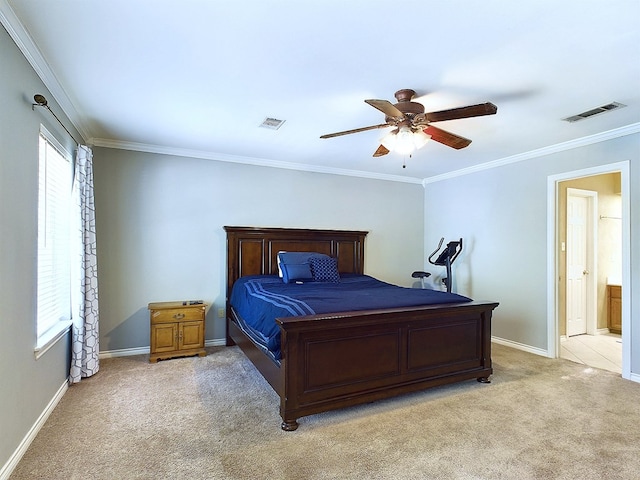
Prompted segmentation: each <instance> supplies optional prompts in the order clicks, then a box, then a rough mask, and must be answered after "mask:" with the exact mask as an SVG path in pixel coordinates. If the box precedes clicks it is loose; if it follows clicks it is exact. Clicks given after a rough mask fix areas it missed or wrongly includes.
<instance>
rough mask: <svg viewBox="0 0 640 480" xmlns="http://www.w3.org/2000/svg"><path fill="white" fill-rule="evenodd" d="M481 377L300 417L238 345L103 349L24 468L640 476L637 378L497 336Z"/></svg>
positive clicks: (125, 475)
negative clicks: (292, 422)
mask: <svg viewBox="0 0 640 480" xmlns="http://www.w3.org/2000/svg"><path fill="white" fill-rule="evenodd" d="M493 349H494V351H493V361H494V375H493V377H492V381H493V382H492V383H491V384H489V385H482V384H479V383H477V382H476V381H468V382H464V383H461V384H456V385H451V386H446V387H439V388H436V389H431V390H427V391H424V392H420V393H416V394H410V395H406V396H402V397H399V398H395V399H391V400H385V401H381V402H377V403H372V404H367V405H363V406H360V407H354V408H348V409H344V410H339V411H335V412H329V413H324V414H320V415H313V416H309V417H303V418H301V419H300V427H299V429H298V430H297V431H295V432H283V431H281V430H280V417H279V415H278V397H277V396H276V395H275V393H274V392H273V391H272V390H271V388H270V387H269V385H268V384H267V383H266V382H265V381H264V380H263V379H262V377H261V376H260V375H259V374H258V373H257V371H256V370H255V369H254V368H253V366H252V365H251V364H250V363H249V361H248V360H247V359H246V358H245V357H244V355H243V354H242V352H241V351H239V350H238V349H237V348H236V347H230V348H227V347H218V348H211V349H208V350H209V352H210V353H209V355H208V356H207V357H204V358H198V357H194V358H184V359H174V360H167V361H162V362H159V363H157V364H149V363H148V361H147V357H146V356H135V357H124V358H115V359H108V360H103V361H102V364H101V371H100V373H99V374H97V375H96V376H95V377H93V378H90V379H86V380H83V381H82V382H81V383H80V384H78V385H75V386H73V387H71V388H70V389H69V390H68V392H67V393H66V394H65V396H64V397H63V399H62V400H61V402H60V404H59V405H58V407H57V408H56V410H55V411H54V412H53V413H52V414H51V416H50V417H49V420H48V421H47V423H46V424H45V425H44V427H43V428H42V430H41V431H40V433H39V434H38V436H37V438H36V439H35V441H34V442H33V444H32V445H31V447H30V448H29V450H28V451H27V452H26V454H25V456H24V457H23V459H22V461H21V462H20V463H19V464H18V466H17V468H16V470H15V471H14V472H13V475H12V476H11V477H10V478H11V479H12V480H18V479H29V480H33V479H243V480H244V479H292V480H293V479H295V480H299V479H518V480H525V479H582V480H585V479H598V480H600V479H607V480H609V479H632V478H639V475H640V384H637V383H633V382H630V381H626V380H623V379H621V378H620V376H619V375H616V374H614V373H611V372H607V371H604V370H595V369H589V368H587V367H585V366H584V365H579V364H575V363H572V362H570V361H567V360H551V359H547V358H543V357H539V356H536V355H531V354H527V353H524V352H521V351H518V350H514V349H510V348H507V347H504V346H500V345H494V347H493Z"/></svg>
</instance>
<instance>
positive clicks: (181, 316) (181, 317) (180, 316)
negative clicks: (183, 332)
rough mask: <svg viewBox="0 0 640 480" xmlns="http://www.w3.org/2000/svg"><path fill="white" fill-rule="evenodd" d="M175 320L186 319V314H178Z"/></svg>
mask: <svg viewBox="0 0 640 480" xmlns="http://www.w3.org/2000/svg"><path fill="white" fill-rule="evenodd" d="M173 318H175V319H176V320H181V319H183V318H184V313H176V314H175V315H174V316H173Z"/></svg>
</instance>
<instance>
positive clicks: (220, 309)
mask: <svg viewBox="0 0 640 480" xmlns="http://www.w3.org/2000/svg"><path fill="white" fill-rule="evenodd" d="M218 318H224V308H219V309H218Z"/></svg>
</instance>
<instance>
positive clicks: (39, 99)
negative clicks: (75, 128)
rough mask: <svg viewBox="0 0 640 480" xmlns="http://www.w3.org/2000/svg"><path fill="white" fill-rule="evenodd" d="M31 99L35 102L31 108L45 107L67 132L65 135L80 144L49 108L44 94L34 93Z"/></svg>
mask: <svg viewBox="0 0 640 480" xmlns="http://www.w3.org/2000/svg"><path fill="white" fill-rule="evenodd" d="M33 100H34V101H35V102H36V103H32V104H31V110H33V111H35V107H45V108H46V109H47V110H49V112H51V115H53V118H55V119H56V120H57V121H58V123H59V124H60V125H61V126H62V128H64V131H65V132H67V135H69V136H70V137H71V138H72V139H73V141H74V142H76V145H82V143H81V142H79V141H77V140H76V137H74V136H73V135H72V134H71V132H70V131H69V130H68V129H67V127H65V126H64V123H62V121H60V119H59V118H58V116H57V115H56V114H55V113H54V112H53V110H51V107H49V103H48V102H47V99H46V98H45V97H44V95H40V94H39V93H36V94H35V95H34V96H33Z"/></svg>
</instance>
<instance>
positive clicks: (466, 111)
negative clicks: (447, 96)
mask: <svg viewBox="0 0 640 480" xmlns="http://www.w3.org/2000/svg"><path fill="white" fill-rule="evenodd" d="M497 111H498V107H496V106H495V105H494V104H493V103H491V102H487V103H479V104H478V105H469V106H468V107H460V108H451V109H449V110H441V111H439V112H431V113H427V114H425V116H426V119H427V121H428V122H443V121H445V120H457V119H459V118H469V117H481V116H482V115H493V114H494V113H496V112H497Z"/></svg>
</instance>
